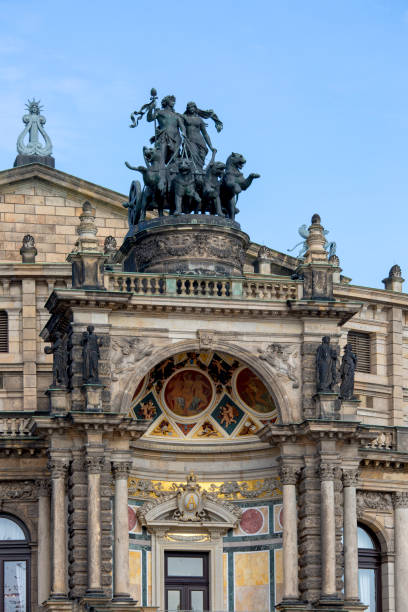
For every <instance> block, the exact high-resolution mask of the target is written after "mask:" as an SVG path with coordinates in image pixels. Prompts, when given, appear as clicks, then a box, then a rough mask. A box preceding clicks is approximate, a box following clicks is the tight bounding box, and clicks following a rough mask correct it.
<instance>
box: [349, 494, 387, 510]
mask: <svg viewBox="0 0 408 612" xmlns="http://www.w3.org/2000/svg"><path fill="white" fill-rule="evenodd" d="M392 501H393V500H392V494H391V493H384V492H383V491H357V513H358V514H361V513H362V512H363V511H364V510H378V511H380V512H391V511H392V507H393V506H392Z"/></svg>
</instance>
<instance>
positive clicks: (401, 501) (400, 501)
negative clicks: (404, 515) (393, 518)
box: [392, 491, 408, 508]
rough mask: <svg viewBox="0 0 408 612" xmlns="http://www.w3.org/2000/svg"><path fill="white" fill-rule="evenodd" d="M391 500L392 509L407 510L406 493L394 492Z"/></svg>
mask: <svg viewBox="0 0 408 612" xmlns="http://www.w3.org/2000/svg"><path fill="white" fill-rule="evenodd" d="M392 498H393V502H394V508H408V491H396V492H395V493H393V496H392Z"/></svg>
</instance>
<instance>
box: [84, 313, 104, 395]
mask: <svg viewBox="0 0 408 612" xmlns="http://www.w3.org/2000/svg"><path fill="white" fill-rule="evenodd" d="M81 344H82V374H83V379H84V382H85V383H87V384H99V359H100V352H99V347H100V346H101V341H100V339H99V338H98V336H97V335H96V334H95V333H94V326H93V325H88V327H87V331H86V332H84V333H83V334H82V342H81Z"/></svg>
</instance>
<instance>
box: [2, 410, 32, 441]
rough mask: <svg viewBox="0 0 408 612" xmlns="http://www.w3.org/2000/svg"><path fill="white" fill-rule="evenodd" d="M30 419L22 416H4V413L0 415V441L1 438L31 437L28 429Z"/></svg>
mask: <svg viewBox="0 0 408 612" xmlns="http://www.w3.org/2000/svg"><path fill="white" fill-rule="evenodd" d="M30 420H31V418H30V417H25V416H24V417H23V416H15V415H10V416H6V415H5V414H4V412H3V413H2V414H0V439H2V438H21V437H25V436H30V435H32V432H31V428H30V427H29V423H30Z"/></svg>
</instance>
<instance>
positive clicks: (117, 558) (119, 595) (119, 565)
mask: <svg viewBox="0 0 408 612" xmlns="http://www.w3.org/2000/svg"><path fill="white" fill-rule="evenodd" d="M131 467H132V464H131V462H128V461H114V462H113V463H112V471H113V475H114V478H115V507H114V517H115V518H114V521H115V524H114V538H115V539H114V562H113V568H114V575H113V597H114V599H116V600H123V599H129V528H128V486H127V481H128V475H129V472H130V469H131Z"/></svg>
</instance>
